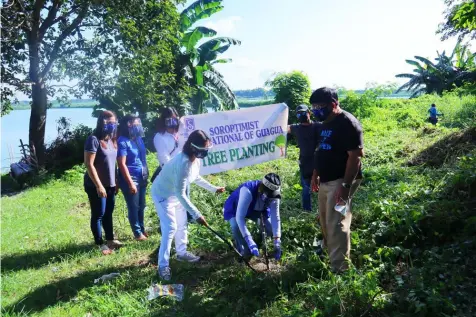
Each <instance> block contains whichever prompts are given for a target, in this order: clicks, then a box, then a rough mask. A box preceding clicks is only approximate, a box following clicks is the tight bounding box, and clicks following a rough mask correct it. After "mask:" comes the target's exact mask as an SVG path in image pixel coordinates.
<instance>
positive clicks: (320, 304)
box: [1, 97, 476, 317]
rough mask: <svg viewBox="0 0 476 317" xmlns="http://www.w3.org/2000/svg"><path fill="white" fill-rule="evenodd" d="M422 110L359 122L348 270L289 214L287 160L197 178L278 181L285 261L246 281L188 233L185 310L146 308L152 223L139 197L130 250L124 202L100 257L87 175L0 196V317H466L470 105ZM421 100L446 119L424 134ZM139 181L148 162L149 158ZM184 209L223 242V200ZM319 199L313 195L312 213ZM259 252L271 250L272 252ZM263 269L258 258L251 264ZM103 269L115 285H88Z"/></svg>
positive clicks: (291, 165) (310, 222)
mask: <svg viewBox="0 0 476 317" xmlns="http://www.w3.org/2000/svg"><path fill="white" fill-rule="evenodd" d="M458 100H459V99H456V98H455V99H451V100H450V99H445V100H443V99H431V97H428V98H423V99H421V100H415V101H408V102H404V103H403V104H399V106H400V107H397V105H395V104H394V105H393V106H389V107H384V108H371V109H370V114H369V115H368V116H366V117H365V118H362V119H361V121H362V124H363V127H364V131H365V132H364V137H365V152H366V157H365V159H364V161H363V165H364V182H363V183H362V186H361V188H360V189H359V191H358V192H357V194H356V196H355V198H354V201H353V204H354V215H353V225H352V230H353V232H352V247H353V250H352V256H351V258H352V262H353V264H354V266H353V267H352V269H351V270H350V272H348V273H346V274H343V275H334V274H332V273H331V272H330V271H329V268H328V260H327V257H325V258H324V260H323V261H321V260H319V258H318V257H317V256H316V255H315V253H314V249H315V248H314V246H313V241H314V239H315V238H316V237H318V236H319V235H320V231H319V229H318V227H317V226H316V224H315V214H309V213H305V212H303V211H302V210H301V209H300V185H299V184H300V181H299V175H298V169H297V163H296V161H297V159H298V150H297V149H296V148H295V147H294V146H290V147H289V153H288V156H287V159H281V160H277V161H272V162H268V163H265V164H260V165H256V166H252V167H247V168H243V169H240V170H235V171H230V172H227V173H221V174H217V175H212V176H208V177H207V178H208V179H209V180H210V181H211V182H212V183H214V184H217V185H222V186H226V188H227V190H228V191H231V190H233V189H234V188H236V187H237V186H238V185H239V184H240V183H241V182H243V181H245V180H248V179H259V178H261V177H262V175H263V174H264V173H266V172H270V171H276V172H278V173H279V174H280V175H281V177H282V179H283V182H284V184H283V201H282V204H281V219H282V222H283V234H282V246H283V252H284V253H283V260H282V262H281V264H280V269H279V270H277V271H273V272H270V273H265V274H264V273H258V274H255V273H252V272H251V271H250V270H249V269H248V268H246V266H245V265H244V264H243V263H239V262H238V261H237V260H236V257H235V255H234V254H233V252H230V251H229V250H228V248H227V246H225V245H224V244H223V243H222V242H220V241H219V240H217V239H216V238H215V236H213V235H212V234H210V233H209V232H208V231H206V230H205V229H204V228H202V227H199V226H197V225H195V224H192V225H190V230H189V231H190V249H191V250H193V251H194V252H197V253H199V254H200V255H202V256H203V261H202V262H200V263H198V264H187V263H180V262H176V261H175V260H172V263H171V266H172V271H173V279H172V281H171V283H180V284H183V285H184V287H185V297H184V300H183V301H182V302H176V301H173V300H171V299H160V298H159V299H155V300H153V301H148V300H146V296H147V291H146V289H147V288H148V287H149V286H150V284H151V282H157V275H156V271H157V266H156V265H157V259H156V257H157V247H158V245H159V243H160V233H159V232H158V227H159V224H158V219H157V215H156V213H155V208H154V205H153V203H152V200H151V199H150V194H149V193H148V194H147V201H146V203H147V209H146V221H145V222H146V228H147V230H148V232H150V235H151V238H150V239H149V240H148V241H147V242H144V243H138V242H135V241H134V240H133V238H132V235H131V232H130V227H129V224H128V221H127V209H126V206H125V202H124V199H123V197H122V194H119V195H118V196H117V207H116V210H115V212H114V226H115V232H116V235H117V236H118V238H119V239H120V240H121V241H123V242H125V243H126V245H125V247H124V248H123V249H121V250H120V251H119V252H116V254H114V255H112V256H108V257H104V256H101V255H100V252H99V250H98V249H97V248H96V247H94V246H93V244H92V237H91V233H90V229H89V213H90V211H89V205H88V201H87V197H86V194H85V193H84V191H83V190H82V177H83V173H84V167H82V166H77V167H75V168H74V169H72V170H70V171H67V172H66V173H65V174H64V176H63V177H61V178H60V179H56V180H51V181H49V182H47V183H45V184H43V185H41V186H38V187H35V188H31V189H29V190H27V191H25V192H22V193H19V194H17V195H15V196H11V197H3V198H2V215H1V217H2V218H1V220H2V237H1V238H2V246H3V249H2V299H1V300H2V303H1V304H2V313H3V315H4V316H20V315H24V314H28V315H34V316H51V315H53V316H84V315H87V314H91V315H92V316H106V315H122V316H171V315H173V316H310V315H312V316H438V317H439V316H441V317H443V316H471V315H474V314H475V313H476V306H475V305H476V304H475V302H474V301H473V298H474V295H476V279H475V276H474V272H475V271H476V239H475V236H476V232H475V229H474V228H475V223H476V222H475V221H476V214H475V207H476V206H475V205H474V203H475V202H474V195H475V194H476V192H475V188H476V174H475V172H474V171H475V170H476V159H475V157H476V144H475V140H476V126H475V124H474V123H475V121H473V117H472V116H474V115H475V110H476V98H475V97H465V98H463V99H461V100H459V101H458ZM429 102H438V104H441V105H442V106H441V107H440V108H441V109H440V110H441V111H442V112H445V120H444V121H442V122H441V124H439V125H438V126H437V127H434V126H432V125H430V124H428V123H425V121H424V118H425V114H424V111H425V109H426V107H427V105H428V103H429ZM148 161H149V163H150V170H154V169H155V167H156V165H157V163H156V158H155V155H154V154H153V153H150V154H149V155H148ZM191 198H192V201H193V202H194V203H195V204H196V205H197V207H198V208H199V209H200V210H201V211H202V212H203V213H204V214H205V215H206V217H207V220H208V222H209V223H210V224H211V225H212V226H213V227H214V228H215V229H217V230H218V231H220V232H221V233H224V234H225V235H226V236H227V237H228V238H230V233H229V231H230V230H229V226H228V224H227V223H226V222H225V221H224V220H223V216H222V214H221V210H222V206H223V203H224V201H225V199H226V196H214V195H211V194H210V193H207V192H204V191H203V190H201V189H199V188H197V187H195V186H194V187H193V189H192V193H191ZM315 198H316V197H313V206H314V210H315V209H316V207H315V206H316V199H315ZM270 247H272V246H271V245H270ZM261 261H263V260H261ZM112 272H118V273H121V275H120V277H119V278H117V279H115V280H112V281H110V282H107V283H104V284H102V283H100V284H94V283H93V281H94V279H95V278H98V277H100V276H101V275H103V274H108V273H112Z"/></svg>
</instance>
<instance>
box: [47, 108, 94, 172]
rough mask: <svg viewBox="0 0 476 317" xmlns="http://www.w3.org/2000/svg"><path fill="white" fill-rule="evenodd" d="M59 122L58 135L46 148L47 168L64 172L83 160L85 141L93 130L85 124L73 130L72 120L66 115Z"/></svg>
mask: <svg viewBox="0 0 476 317" xmlns="http://www.w3.org/2000/svg"><path fill="white" fill-rule="evenodd" d="M57 123H58V127H57V131H58V136H57V137H56V139H55V140H54V141H53V142H52V143H51V144H50V145H49V146H48V148H47V149H46V159H45V168H46V169H47V170H50V171H55V172H62V171H64V170H67V169H70V168H72V167H73V166H75V165H77V164H81V163H82V162H83V160H84V143H85V142H86V139H87V138H88V136H90V135H91V134H92V132H93V130H92V129H91V128H88V127H86V126H84V125H79V126H77V127H76V128H75V129H73V130H71V122H70V120H69V119H66V118H64V117H62V118H60V119H59V120H58V121H57Z"/></svg>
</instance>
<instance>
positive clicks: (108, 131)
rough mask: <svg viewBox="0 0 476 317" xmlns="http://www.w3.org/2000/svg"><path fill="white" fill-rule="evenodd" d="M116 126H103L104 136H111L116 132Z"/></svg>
mask: <svg viewBox="0 0 476 317" xmlns="http://www.w3.org/2000/svg"><path fill="white" fill-rule="evenodd" d="M116 129H117V124H116V123H106V124H105V125H104V133H105V134H106V135H113V134H114V132H116Z"/></svg>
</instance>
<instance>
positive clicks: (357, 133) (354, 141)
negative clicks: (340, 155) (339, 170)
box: [345, 120, 364, 151]
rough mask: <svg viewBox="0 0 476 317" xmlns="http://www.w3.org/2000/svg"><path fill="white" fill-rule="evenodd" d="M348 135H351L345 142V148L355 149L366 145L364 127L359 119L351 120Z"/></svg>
mask: <svg viewBox="0 0 476 317" xmlns="http://www.w3.org/2000/svg"><path fill="white" fill-rule="evenodd" d="M346 130H347V131H346V132H347V133H346V134H347V135H348V136H349V137H348V138H347V139H346V142H345V150H346V151H353V150H357V149H362V148H363V147H364V137H363V132H362V127H361V125H360V124H359V122H358V121H357V120H349V122H348V126H347V129H346Z"/></svg>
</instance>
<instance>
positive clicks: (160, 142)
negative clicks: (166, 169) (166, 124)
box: [154, 133, 171, 165]
mask: <svg viewBox="0 0 476 317" xmlns="http://www.w3.org/2000/svg"><path fill="white" fill-rule="evenodd" d="M154 147H155V150H156V151H157V159H158V160H159V163H160V165H164V164H165V163H167V162H168V161H170V159H171V158H170V153H169V152H168V150H167V147H166V146H165V142H164V139H163V138H162V136H161V135H160V134H159V133H157V134H156V135H155V137H154Z"/></svg>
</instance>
